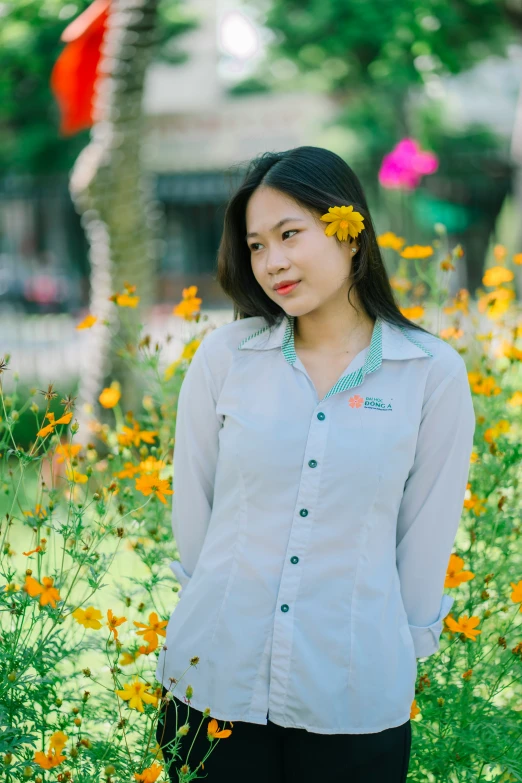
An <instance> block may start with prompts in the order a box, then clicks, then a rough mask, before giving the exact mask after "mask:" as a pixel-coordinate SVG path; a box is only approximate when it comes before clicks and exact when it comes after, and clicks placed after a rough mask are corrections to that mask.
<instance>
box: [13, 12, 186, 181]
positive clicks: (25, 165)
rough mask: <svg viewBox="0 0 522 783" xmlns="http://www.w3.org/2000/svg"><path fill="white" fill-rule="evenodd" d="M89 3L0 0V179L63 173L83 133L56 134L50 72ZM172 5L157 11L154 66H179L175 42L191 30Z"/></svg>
mask: <svg viewBox="0 0 522 783" xmlns="http://www.w3.org/2000/svg"><path fill="white" fill-rule="evenodd" d="M90 4H91V0H74V2H67V0H6V2H5V3H3V4H2V17H1V24H0V175H5V174H8V173H9V174H12V173H32V174H46V173H50V172H58V171H69V170H70V169H71V167H72V165H73V163H74V161H75V160H76V158H77V157H78V155H79V153H80V151H81V150H82V149H83V148H84V147H85V146H86V144H87V143H88V140H89V130H84V131H81V132H79V133H77V134H76V135H74V136H69V137H63V136H61V135H60V133H59V124H60V115H59V109H58V105H57V104H56V101H55V99H54V96H53V94H52V92H51V88H50V78H51V72H52V69H53V67H54V64H55V62H56V60H57V59H58V56H59V54H60V53H61V52H62V50H63V48H64V46H65V44H64V43H62V42H61V41H60V36H61V34H62V32H63V30H64V29H65V28H66V27H67V25H68V24H70V22H71V21H72V20H73V19H74V18H75V17H76V16H78V15H79V14H80V13H81V12H82V11H84V10H85V8H87V7H88V6H89V5H90ZM181 8H182V5H181V4H180V2H178V0H163V4H160V5H159V7H158V35H157V43H156V61H160V62H169V63H180V62H184V61H185V60H186V59H187V57H188V54H186V53H184V52H179V51H178V50H177V49H176V44H177V39H178V38H179V37H180V36H181V35H182V34H183V33H185V32H187V31H188V30H192V29H194V28H195V27H197V25H198V22H197V20H196V19H195V18H193V17H190V16H188V15H187V14H186V13H185V12H184V11H183V12H182V11H181Z"/></svg>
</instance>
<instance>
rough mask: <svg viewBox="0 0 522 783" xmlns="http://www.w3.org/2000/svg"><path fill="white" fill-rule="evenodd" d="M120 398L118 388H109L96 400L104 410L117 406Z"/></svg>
mask: <svg viewBox="0 0 522 783" xmlns="http://www.w3.org/2000/svg"><path fill="white" fill-rule="evenodd" d="M120 398H121V391H120V389H119V387H118V386H116V385H114V386H109V388H108V389H104V390H103V391H102V393H101V394H100V396H99V397H98V400H99V402H100V405H102V406H103V407H104V408H114V406H115V405H117V404H118V403H119V401H120Z"/></svg>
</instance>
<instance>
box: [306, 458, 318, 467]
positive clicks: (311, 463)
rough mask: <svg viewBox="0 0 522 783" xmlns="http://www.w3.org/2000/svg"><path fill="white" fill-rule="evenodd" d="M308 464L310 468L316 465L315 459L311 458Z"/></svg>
mask: <svg viewBox="0 0 522 783" xmlns="http://www.w3.org/2000/svg"><path fill="white" fill-rule="evenodd" d="M308 464H309V465H310V467H311V468H316V467H317V462H316V461H315V459H311V460H310V462H309V463H308Z"/></svg>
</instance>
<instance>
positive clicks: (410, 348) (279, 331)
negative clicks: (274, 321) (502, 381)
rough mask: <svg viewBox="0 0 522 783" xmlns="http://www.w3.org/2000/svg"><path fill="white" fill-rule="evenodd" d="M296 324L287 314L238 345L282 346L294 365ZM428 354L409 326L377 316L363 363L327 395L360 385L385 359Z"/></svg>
mask: <svg viewBox="0 0 522 783" xmlns="http://www.w3.org/2000/svg"><path fill="white" fill-rule="evenodd" d="M294 325H295V316H292V315H290V316H288V315H286V314H285V315H284V316H283V319H282V321H281V322H280V323H279V324H278V325H276V326H275V327H274V328H273V329H272V330H270V327H269V326H268V325H267V326H264V327H262V328H261V329H258V330H257V331H255V332H254V333H253V334H250V335H248V336H247V337H245V338H244V339H243V340H242V341H241V342H240V344H239V345H238V349H244V348H246V349H248V348H251V349H253V350H267V349H269V348H280V349H281V352H282V354H283V356H284V358H285V360H286V361H287V362H288V364H290V365H294V364H295V362H296V360H297V354H296V352H295V347H294ZM267 332H268V335H267V336H266V337H265V339H262V335H264V334H265V333H267ZM426 356H433V354H432V353H431V351H429V350H428V349H427V348H426V347H425V346H424V345H422V343H420V342H418V341H417V340H416V339H415V338H413V337H412V336H411V335H410V334H408V332H407V330H406V328H405V327H403V326H399V327H398V328H397V327H396V326H395V325H391V324H389V323H388V322H387V321H384V320H383V319H381V318H377V319H376V321H375V324H374V327H373V332H372V339H371V342H370V345H369V348H368V353H367V355H366V359H365V361H364V364H363V366H362V367H360V368H359V369H358V370H354V371H353V372H351V373H348V374H347V375H343V376H342V377H341V378H339V380H338V381H337V383H336V384H335V385H334V386H332V388H331V389H330V391H329V392H328V394H327V395H326V397H330V396H331V395H332V394H336V393H337V392H340V391H345V390H346V389H352V388H354V387H355V386H359V385H360V384H361V383H362V382H363V380H364V376H365V375H368V374H369V373H372V372H375V370H378V369H379V367H380V366H381V364H382V360H383V359H417V358H422V357H426ZM326 397H325V399H326Z"/></svg>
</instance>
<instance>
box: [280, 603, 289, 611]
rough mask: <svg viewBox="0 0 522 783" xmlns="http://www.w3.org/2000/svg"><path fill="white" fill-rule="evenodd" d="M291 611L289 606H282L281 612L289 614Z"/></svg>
mask: <svg viewBox="0 0 522 783" xmlns="http://www.w3.org/2000/svg"><path fill="white" fill-rule="evenodd" d="M289 609H290V607H289V606H288V604H282V606H281V611H282V612H288V610H289Z"/></svg>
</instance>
